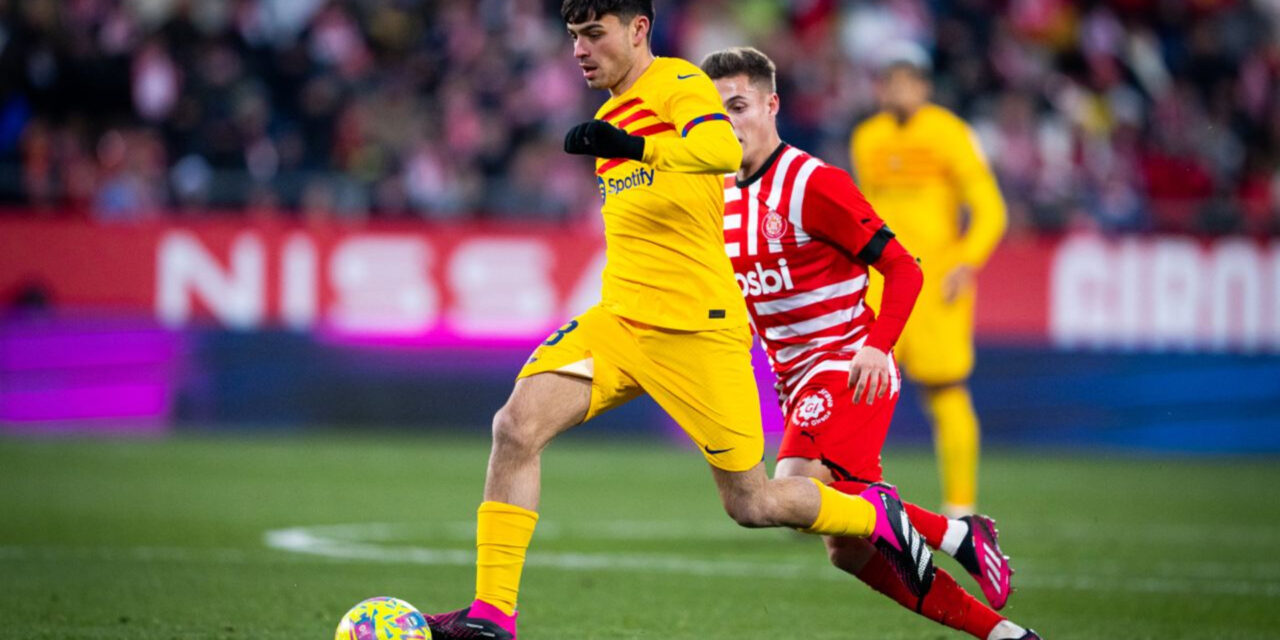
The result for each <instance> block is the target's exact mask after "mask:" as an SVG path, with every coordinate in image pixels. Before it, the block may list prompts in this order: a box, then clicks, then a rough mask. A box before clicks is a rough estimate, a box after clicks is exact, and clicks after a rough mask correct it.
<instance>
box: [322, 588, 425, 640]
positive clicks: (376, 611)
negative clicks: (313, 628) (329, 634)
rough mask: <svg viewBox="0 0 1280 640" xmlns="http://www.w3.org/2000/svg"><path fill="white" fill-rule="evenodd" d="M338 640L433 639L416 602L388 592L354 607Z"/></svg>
mask: <svg viewBox="0 0 1280 640" xmlns="http://www.w3.org/2000/svg"><path fill="white" fill-rule="evenodd" d="M333 638H334V640H431V628H430V627H428V626H427V621H426V619H425V618H423V617H422V614H421V613H418V610H417V609H415V608H413V605H411V604H409V603H408V602H405V601H404V600H397V599H396V598H388V597H385V596H382V597H378V598H369V599H368V600H365V601H364V602H361V603H360V604H358V605H356V606H354V607H351V610H350V611H348V612H347V614H346V615H344V616H342V622H340V623H338V632H337V633H335V634H334V636H333Z"/></svg>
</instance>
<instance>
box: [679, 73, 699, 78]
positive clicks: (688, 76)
mask: <svg viewBox="0 0 1280 640" xmlns="http://www.w3.org/2000/svg"><path fill="white" fill-rule="evenodd" d="M696 77H698V74H696V73H691V74H689V75H687V76H680V75H678V76H676V80H688V79H689V78H696Z"/></svg>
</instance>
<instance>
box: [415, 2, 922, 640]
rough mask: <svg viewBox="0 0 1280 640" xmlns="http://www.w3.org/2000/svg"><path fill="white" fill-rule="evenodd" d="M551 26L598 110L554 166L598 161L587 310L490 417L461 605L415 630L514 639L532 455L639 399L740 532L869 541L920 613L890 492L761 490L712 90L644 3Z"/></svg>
mask: <svg viewBox="0 0 1280 640" xmlns="http://www.w3.org/2000/svg"><path fill="white" fill-rule="evenodd" d="M560 13H561V17H562V18H563V19H564V22H565V26H566V28H567V30H568V32H569V36H570V38H571V39H572V40H573V45H574V46H573V54H574V57H575V58H576V60H577V63H578V66H579V68H580V69H581V70H582V75H583V78H584V79H585V80H586V82H587V85H588V86H589V87H591V88H593V89H605V90H608V92H609V99H608V100H607V101H606V102H605V103H604V104H603V105H602V106H601V107H600V108H599V110H597V111H596V117H595V119H593V120H591V121H589V122H584V123H582V124H579V125H577V126H575V127H573V128H572V129H570V130H569V132H568V134H567V135H566V136H565V141H564V149H565V151H566V152H567V153H571V154H577V155H586V156H593V157H594V158H595V177H594V180H595V182H596V184H597V186H598V187H599V189H600V196H601V198H602V199H603V200H604V204H603V205H602V206H601V214H602V216H603V217H604V226H605V240H606V247H607V248H606V260H607V264H606V266H605V270H604V274H603V289H602V291H601V301H600V303H599V304H597V305H596V306H594V307H592V308H591V309H589V310H587V311H586V312H585V313H583V314H582V315H580V316H578V317H576V318H574V319H573V320H571V321H570V322H569V323H567V324H565V325H564V326H563V327H561V328H560V329H559V330H558V331H556V332H554V333H553V334H552V335H551V336H550V337H548V338H547V340H546V341H545V342H543V343H542V345H540V346H539V347H538V348H537V349H536V350H534V352H533V355H532V356H531V357H530V358H529V360H528V362H527V363H526V364H525V366H524V368H523V369H521V371H520V373H519V375H518V376H517V380H516V383H515V388H514V390H513V391H512V393H511V397H510V399H508V400H507V403H506V405H505V406H503V407H502V409H500V410H499V411H498V413H497V415H496V416H494V419H493V448H492V450H491V452H490V454H489V466H488V472H487V474H486V476H485V487H484V502H483V503H481V505H480V508H479V509H478V510H477V523H476V591H475V600H474V601H473V602H472V603H471V605H470V606H469V607H466V608H463V609H459V610H457V611H453V612H450V613H445V614H440V615H434V616H428V617H427V621H428V624H429V625H430V626H431V634H432V637H433V638H435V640H450V639H455V638H485V639H489V640H514V639H515V638H516V599H517V596H518V593H519V588H520V577H521V574H522V571H523V569H524V564H525V554H526V550H527V549H528V547H529V544H530V542H531V540H532V538H533V532H534V528H535V526H536V524H537V521H538V513H537V508H538V501H539V498H540V494H541V487H540V480H541V454H542V450H543V448H545V447H546V446H547V444H549V443H550V442H551V440H552V439H553V438H555V437H556V436H557V435H559V434H560V433H563V432H564V431H567V430H568V429H570V428H572V427H574V426H576V425H579V424H581V423H583V422H586V421H588V420H590V419H591V418H593V417H595V416H597V415H599V414H601V413H603V412H605V411H608V410H610V409H612V408H614V407H617V406H619V405H621V404H623V403H625V402H627V401H629V400H631V399H633V398H635V397H637V396H639V395H640V394H642V393H647V394H649V396H651V397H652V398H653V399H654V401H656V402H657V403H658V405H659V406H661V407H662V408H663V410H664V411H666V412H667V413H668V414H669V415H670V416H671V417H672V418H674V419H675V421H676V422H677V423H678V424H679V425H680V426H681V427H682V428H683V429H684V430H685V432H686V433H687V434H688V435H689V437H690V439H692V440H693V442H694V443H695V444H696V445H697V447H698V448H699V449H700V450H701V452H702V455H703V456H704V457H705V459H706V460H707V462H708V464H709V465H710V467H711V475H712V477H713V479H714V480H715V484H716V488H717V489H718V490H719V493H720V499H721V502H722V503H723V505H724V509H725V511H726V512H727V513H728V514H729V515H730V517H732V518H733V519H734V520H735V521H736V522H737V523H738V524H741V525H742V526H746V527H793V528H797V529H801V530H804V531H806V532H808V533H813V534H817V535H836V536H852V537H856V538H866V539H868V540H869V541H870V542H871V543H872V544H874V545H875V546H876V548H877V549H878V550H879V551H880V552H881V553H882V554H884V555H885V556H887V557H888V558H889V559H890V561H891V562H892V563H893V566H894V570H895V572H897V573H898V574H899V577H900V578H901V580H902V581H903V583H904V584H906V585H907V587H908V588H909V589H910V590H911V591H912V593H914V594H915V595H916V596H917V597H923V595H924V594H926V593H928V591H929V587H930V586H931V585H932V580H933V576H934V567H933V563H932V559H931V558H932V557H931V555H930V554H929V553H928V552H927V551H925V550H923V547H922V545H920V544H919V542H918V541H919V539H920V538H919V535H920V534H919V533H918V532H917V531H916V530H915V529H914V528H913V527H912V526H911V524H910V523H909V521H908V517H907V515H906V513H905V511H904V510H903V506H902V502H901V501H900V500H899V499H898V497H897V491H896V490H895V489H893V488H892V487H889V486H888V485H883V484H874V485H871V486H869V487H867V489H866V490H865V491H862V492H861V493H859V494H858V495H848V494H844V493H841V492H839V491H837V490H835V489H832V488H831V487H828V486H827V485H825V484H823V483H822V482H819V481H816V480H813V479H810V478H801V477H789V478H774V479H770V478H769V477H768V475H767V474H766V473H765V469H764V463H763V461H762V458H763V456H764V432H763V430H762V428H761V422H760V405H759V400H758V396H757V392H756V384H755V373H754V371H753V369H752V367H751V354H750V349H751V341H752V336H751V331H750V329H749V327H748V320H747V309H746V305H745V303H744V301H743V298H742V294H741V290H740V289H739V288H738V284H737V281H736V280H735V278H734V273H733V267H732V265H731V264H730V262H729V257H728V255H727V254H726V253H725V250H724V231H723V227H724V211H723V208H724V178H723V176H724V174H726V173H732V172H734V171H737V170H738V167H739V165H740V164H741V162H742V147H741V145H740V144H739V143H738V139H737V138H736V137H735V135H734V132H733V126H732V125H731V124H730V122H729V118H728V116H727V115H726V114H725V111H724V107H723V105H722V104H721V102H720V94H719V92H718V91H717V90H716V87H715V85H714V84H712V82H711V80H710V79H709V78H707V75H706V74H705V73H703V72H702V70H701V69H699V68H698V67H697V66H695V65H693V64H692V63H690V62H687V61H685V60H681V59H678V58H664V57H655V56H654V55H653V53H652V51H651V50H650V48H649V33H650V28H651V27H652V24H653V18H654V12H653V3H652V0H565V1H564V3H563V4H562V5H561V10H560ZM585 177H586V176H584V178H585ZM638 481H642V480H640V479H638ZM912 540H915V541H916V542H917V543H916V544H915V545H914V548H912V545H911V544H910V541H912Z"/></svg>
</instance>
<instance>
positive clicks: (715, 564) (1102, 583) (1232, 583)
mask: <svg viewBox="0 0 1280 640" xmlns="http://www.w3.org/2000/svg"><path fill="white" fill-rule="evenodd" d="M359 526H360V525H339V526H338V527H336V528H335V527H294V528H290V529H279V530H274V531H268V532H267V533H266V535H265V542H266V544H267V546H268V547H271V548H274V549H280V550H284V551H290V552H294V553H302V554H308V555H316V556H322V557H329V558H348V559H353V560H361V561H375V562H387V563H393V564H394V563H410V564H427V565H450V566H471V565H473V564H474V563H475V554H474V552H472V551H471V550H466V551H463V550H456V549H433V548H429V547H419V546H413V545H396V546H388V545H380V544H370V543H367V542H361V541H359V540H355V539H343V540H339V539H334V538H332V537H328V536H326V535H325V534H326V533H329V532H332V531H339V532H342V533H344V534H347V536H349V537H350V538H358V537H359V536H358V532H359ZM397 526H401V527H405V528H406V529H405V530H404V531H405V533H408V531H410V530H416V531H418V533H419V534H420V533H421V531H420V529H419V528H418V527H413V528H412V529H409V527H410V525H391V524H387V523H376V524H372V525H370V527H371V529H372V530H373V531H375V532H376V534H377V535H376V537H377V538H379V539H384V540H385V539H387V538H388V537H394V536H392V535H391V534H392V532H393V530H394V529H395V528H396V527H397ZM539 533H540V534H541V529H540V530H539ZM757 535H758V534H757ZM815 555H820V554H815ZM1015 562H1016V561H1015ZM526 564H527V565H528V566H534V567H545V568H549V569H559V570H565V571H601V570H626V571H640V572H651V573H671V574H683V575H697V576H711V577H717V576H718V577H726V576H728V577H755V578H773V579H804V580H814V579H820V580H825V581H847V580H850V578H849V577H848V576H846V575H844V574H842V573H840V572H839V571H836V570H834V569H832V568H831V567H829V566H827V565H826V564H825V563H821V562H817V561H815V562H813V563H796V562H759V561H751V560H728V559H716V560H709V559H703V558H691V557H688V556H684V555H679V554H637V553H613V552H603V553H564V552H550V551H534V550H531V551H530V552H529V556H528V559H527V560H526ZM1194 566H1196V567H1198V568H1199V570H1197V571H1193V572H1192V573H1194V574H1195V575H1186V574H1183V575H1168V574H1166V575H1154V576H1140V575H1138V576H1133V575H1111V572H1109V571H1108V572H1103V574H1102V575H1099V574H1086V573H1077V572H1058V571H1054V572H1053V573H1052V575H1041V574H1040V573H1039V572H1032V571H1027V570H1025V569H1024V572H1023V573H1020V574H1019V575H1018V576H1017V578H1016V584H1017V585H1018V586H1020V587H1027V588H1040V589H1057V590H1072V591H1095V592H1097V591H1102V592H1114V591H1130V592H1138V593H1178V594H1189V595H1201V594H1224V595H1234V596H1255V597H1264V598H1280V580H1275V579H1263V580H1254V579H1250V578H1252V576H1248V577H1244V576H1240V575H1239V573H1238V572H1232V566H1233V565H1230V564H1222V563H1196V564H1195V565H1194ZM1174 567H1176V565H1168V564H1165V565H1161V568H1162V569H1165V568H1174ZM1219 569H1220V570H1221V574H1219V575H1220V576H1221V577H1220V578H1218V579H1215V578H1214V577H1213V576H1212V575H1211V574H1210V572H1211V571H1218V570H1219ZM1170 573H1172V572H1170ZM1028 574H1031V575H1028Z"/></svg>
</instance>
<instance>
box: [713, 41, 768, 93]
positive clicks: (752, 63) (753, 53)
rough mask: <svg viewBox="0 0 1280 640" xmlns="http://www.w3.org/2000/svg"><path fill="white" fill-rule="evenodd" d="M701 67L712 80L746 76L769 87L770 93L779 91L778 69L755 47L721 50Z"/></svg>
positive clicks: (755, 82)
mask: <svg viewBox="0 0 1280 640" xmlns="http://www.w3.org/2000/svg"><path fill="white" fill-rule="evenodd" d="M701 66H702V72H703V73H705V74H707V77H708V78H711V79H712V80H719V79H720V78H728V77H729V76H736V75H745V76H747V80H748V81H750V82H752V83H754V84H757V85H760V86H764V87H768V89H769V92H770V93H776V92H777V91H778V81H777V72H778V68H777V67H776V66H774V64H773V61H772V60H770V59H769V56H766V55H765V54H764V53H762V52H761V51H760V50H759V49H757V48H755V47H730V48H728V49H721V50H720V51H716V52H714V53H710V54H708V55H707V57H705V58H703V59H702V65H701Z"/></svg>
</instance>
